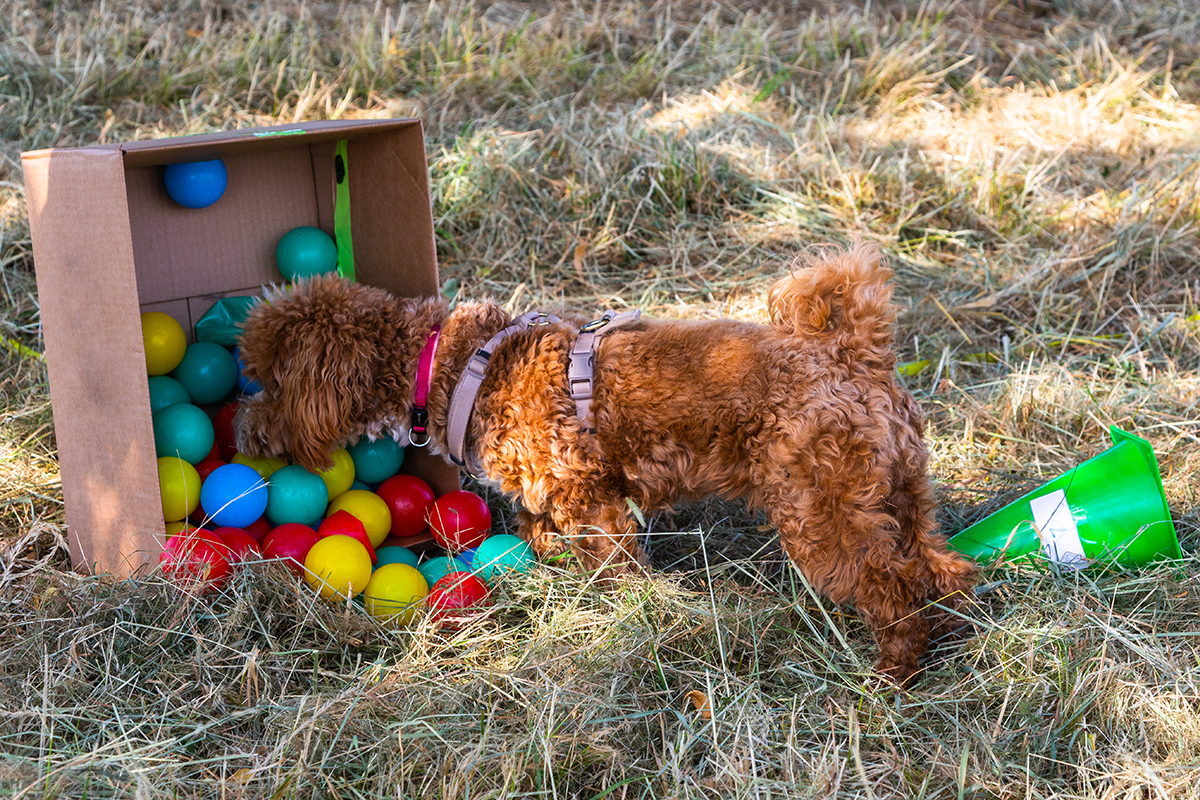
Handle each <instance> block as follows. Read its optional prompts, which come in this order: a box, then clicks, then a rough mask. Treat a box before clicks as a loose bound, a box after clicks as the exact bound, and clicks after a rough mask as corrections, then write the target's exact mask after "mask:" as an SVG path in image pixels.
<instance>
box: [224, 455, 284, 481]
mask: <svg viewBox="0 0 1200 800" xmlns="http://www.w3.org/2000/svg"><path fill="white" fill-rule="evenodd" d="M233 463H234V464H242V465H244V466H247V467H249V468H250V469H252V470H254V471H255V472H257V473H258V474H259V475H262V477H263V480H264V481H265V480H269V479H270V477H271V476H272V475H273V474H275V470H277V469H282V468H283V467H286V466H287V465H288V462H286V461H284V460H283V459H282V458H270V457H266V458H251V457H250V456H246V455H242V454H241V453H234V454H233Z"/></svg>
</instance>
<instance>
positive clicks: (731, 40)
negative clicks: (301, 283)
mask: <svg viewBox="0 0 1200 800" xmlns="http://www.w3.org/2000/svg"><path fill="white" fill-rule="evenodd" d="M1198 42H1200V7H1196V6H1195V4H1194V3H1191V2H1185V0H1165V1H1164V2H1151V0H1025V2H1024V3H1019V2H1007V1H1006V0H963V1H962V2H951V1H950V0H925V1H924V2H920V3H918V2H904V1H903V0H886V1H885V2H880V1H879V0H874V1H873V2H870V3H868V4H866V5H865V6H863V5H848V4H844V3H840V4H834V3H832V2H830V3H825V2H819V1H816V0H795V1H794V2H791V1H789V0H779V1H778V2H772V1H771V0H768V1H767V2H761V3H752V4H733V3H728V4H717V3H708V2H693V1H691V0H689V1H688V2H681V3H667V2H659V3H633V2H624V1H623V0H616V1H615V2H610V3H606V4H593V3H572V2H549V0H545V1H544V2H530V3H518V2H507V3H493V4H489V3H486V2H474V3H472V2H464V1H463V0H449V1H448V2H441V3H437V4H431V5H419V4H402V5H388V4H383V3H378V4H373V3H365V2H363V3H358V2H345V3H341V4H332V3H307V4H304V5H302V6H299V7H297V6H294V5H292V4H285V3H276V2H266V3H261V4H255V5H253V6H252V7H250V6H244V5H242V4H237V3H230V2H210V1H209V0H201V2H183V3H177V2H149V0H124V1H123V2H106V3H103V4H92V3H79V2H57V3H52V4H42V3H30V2H13V3H9V4H7V5H4V6H2V7H0V270H2V271H0V277H2V279H3V280H2V282H0V290H2V292H3V294H2V296H0V398H3V403H2V406H0V415H2V417H0V419H2V424H0V543H2V547H0V620H2V624H0V720H3V721H2V722H0V791H2V792H4V793H5V794H6V795H7V796H10V797H72V798H74V797H83V796H87V797H98V796H134V797H139V798H140V797H160V796H162V797H166V796H172V797H173V796H183V797H192V796H205V797H209V796H211V797H222V798H224V797H242V796H247V797H259V796H262V797H308V796H322V797H325V796H329V797H347V798H348V797H418V796H420V797H432V796H439V797H460V796H463V797H465V796H470V797H526V796H534V795H539V796H551V797H581V798H583V797H591V798H600V797H614V798H616V797H681V798H682V797H776V796H778V797H784V796H787V797H850V796H855V797H874V798H887V797H898V798H913V797H923V798H963V797H976V798H984V797H989V798H993V797H994V798H1017V797H1031V798H1051V797H1055V798H1065V797H1070V798H1105V799H1106V800H1107V799H1108V798H1112V799H1114V800H1115V799H1116V798H1172V800H1174V798H1195V797H1200V788H1198V787H1200V686H1198V683H1200V649H1198V643H1200V640H1198V639H1197V636H1196V623H1195V620H1196V619H1197V618H1198V616H1197V614H1198V612H1200V587H1198V585H1197V579H1196V566H1197V559H1196V557H1195V556H1191V555H1189V556H1188V557H1187V558H1186V559H1185V561H1184V562H1182V563H1181V564H1179V565H1177V566H1163V567H1156V568H1148V569H1145V570H1143V571H1140V572H1121V573H1102V574H1095V573H1083V574H1071V575H1063V574H1058V573H1055V572H1053V571H1050V570H1045V569H1038V568H1036V567H1031V566H1024V567H1013V566H1006V567H996V568H993V569H990V570H987V571H986V572H985V574H984V578H983V585H982V587H981V590H980V620H981V623H980V631H979V635H978V636H976V637H974V638H971V639H969V640H967V641H966V642H965V643H964V644H963V645H962V647H961V648H959V649H955V650H949V651H943V652H940V653H938V654H937V657H936V658H935V659H934V660H933V662H932V663H931V666H930V675H929V676H928V678H927V679H926V680H925V681H924V682H923V683H922V684H921V685H920V686H918V687H917V688H916V689H915V690H914V691H912V692H905V693H897V692H892V691H889V690H886V689H882V688H880V687H879V686H877V685H876V684H874V683H873V682H872V681H871V680H870V679H869V677H868V675H867V659H868V658H869V653H870V649H871V644H870V641H869V636H868V635H867V634H866V632H865V630H864V629H863V627H862V625H861V624H860V623H859V621H858V620H857V618H856V617H854V616H853V615H852V614H849V615H844V614H843V613H842V612H841V610H839V609H837V608H833V607H830V606H828V605H824V604H820V603H818V602H816V601H815V600H814V599H813V598H812V596H811V595H810V593H809V592H808V591H807V590H806V588H805V587H804V586H803V584H801V583H799V578H798V577H797V576H796V574H795V573H794V572H792V571H791V570H790V569H788V568H786V566H785V565H784V564H783V561H782V557H781V556H780V555H779V553H778V551H777V547H776V544H775V542H774V540H773V536H772V534H771V532H770V531H764V530H762V529H761V528H760V525H761V522H762V521H761V520H760V519H757V518H754V517H752V516H748V515H747V514H746V513H745V511H744V510H742V509H741V508H740V507H738V506H736V505H729V504H724V503H720V502H716V501H712V502H708V503H702V504H698V505H696V506H692V507H688V508H684V509H680V510H679V511H678V512H677V513H676V514H675V515H674V516H664V517H660V518H657V519H654V520H651V521H650V531H649V533H648V541H649V548H650V550H651V551H652V553H653V560H654V562H655V564H656V566H658V567H659V568H660V571H659V573H658V574H656V575H655V576H654V577H653V578H650V579H647V580H644V581H634V582H631V583H629V584H628V585H626V586H623V587H622V588H621V589H620V590H619V591H617V592H615V593H613V594H604V593H600V592H597V591H595V590H594V588H592V587H591V586H589V585H588V583H587V581H586V579H584V578H581V577H579V576H575V575H572V574H565V573H561V572H559V571H558V570H557V569H556V568H555V567H553V566H547V567H546V568H544V569H543V570H542V571H541V572H540V573H539V574H538V575H536V576H535V578H534V579H533V580H532V581H531V582H529V583H528V584H525V585H520V586H513V587H509V589H508V590H507V591H506V592H505V593H504V594H503V597H502V598H501V602H499V603H498V604H497V606H496V607H495V609H494V610H493V612H492V613H491V615H490V617H489V618H488V619H487V620H485V621H483V622H481V623H480V625H478V626H477V627H475V628H472V629H469V630H466V631H463V632H461V633H459V634H456V635H454V636H451V637H449V638H447V636H446V634H444V633H439V632H437V631H433V630H429V629H427V628H417V629H416V630H413V631H399V632H397V631H388V630H382V629H380V628H378V627H376V626H375V625H374V624H372V623H370V622H368V621H367V620H366V619H365V618H364V617H363V615H362V614H361V613H359V612H358V611H357V610H356V609H354V608H353V607H352V608H349V609H346V608H333V607H329V606H325V605H322V604H318V603H315V602H314V601H313V600H312V599H311V597H310V596H309V594H308V593H307V592H305V591H302V590H300V589H299V588H298V587H297V586H296V585H295V584H294V583H293V582H292V581H291V579H290V578H288V577H287V576H286V575H284V574H283V573H282V572H280V571H279V570H278V569H277V568H276V567H275V566H274V565H261V566H260V567H257V568H255V569H254V570H253V571H251V572H250V573H247V574H245V575H244V576H242V577H241V578H240V579H239V580H238V581H237V582H236V583H235V584H234V585H233V586H231V587H230V588H229V589H228V590H226V591H225V592H224V593H222V594H221V595H219V596H216V597H214V598H211V599H206V600H201V601H180V600H179V599H178V598H177V597H175V596H174V594H173V593H172V592H171V590H170V587H168V586H167V585H165V584H164V583H162V582H161V581H158V580H155V579H151V580H146V581H141V582H139V583H137V584H129V583H119V584H118V583H112V582H107V581H102V580H97V579H93V578H84V577H80V576H77V575H74V574H72V573H70V572H69V571H68V570H67V567H68V564H67V559H66V557H65V553H64V551H63V536H64V529H63V518H62V514H61V494H60V492H59V488H58V479H57V466H56V458H55V443H54V436H53V424H52V420H51V416H50V406H49V401H48V396H47V393H46V388H45V374H44V366H43V364H42V362H41V360H40V356H39V353H40V351H41V342H40V339H39V334H38V305H37V294H36V289H35V285H34V280H33V268H34V264H33V263H32V258H31V253H30V244H29V233H28V224H27V220H26V213H25V208H24V198H23V194H22V188H21V186H22V182H21V173H20V168H19V158H18V156H19V153H20V151H21V150H25V149H33V148H38V147H47V146H52V145H57V146H70V145H79V144H86V143H91V142H96V141H115V140H125V139H133V138H149V137H156V136H164V135H174V134H180V133H190V132H196V131H202V130H212V129H226V128H236V127H244V126H250V125H259V124H269V123H274V122H279V121H291V120H300V119H313V118H324V117H346V118H349V117H387V116H403V115H410V114H416V115H419V116H421V117H422V119H423V120H424V121H425V126H426V132H427V139H428V149H429V154H430V168H431V176H430V177H431V181H432V186H433V192H434V216H435V220H436V223H437V232H438V236H439V241H438V244H439V254H440V258H441V263H442V277H443V279H444V280H445V281H446V282H447V287H446V290H447V291H458V292H459V293H461V294H463V295H465V296H471V297H478V296H485V295H486V296H493V297H496V298H498V299H500V300H501V301H502V302H511V303H512V304H513V306H514V307H527V306H533V305H536V304H561V305H566V306H569V307H574V308H577V309H579V310H583V311H593V310H595V309H597V308H600V307H605V306H616V307H621V306H630V307H639V308H644V309H646V310H647V311H649V312H650V313H654V314H657V315H663V316H692V317H705V316H716V315H732V316H736V317H741V318H746V319H761V318H762V317H763V315H764V307H763V300H762V294H763V289H764V287H765V286H766V285H767V284H768V282H769V281H770V280H771V279H772V277H773V276H775V275H777V274H779V273H780V272H781V271H782V270H784V269H785V268H786V266H787V263H788V261H789V259H790V258H791V256H792V254H793V253H795V252H796V251H797V250H798V249H800V248H802V247H804V246H806V245H807V244H809V243H812V242H820V241H827V240H833V241H846V240H848V239H849V238H851V237H854V236H858V237H862V238H866V239H870V240H875V241H878V242H880V243H881V244H882V245H883V247H884V248H885V250H886V251H887V252H888V254H889V256H890V257H891V259H892V263H893V265H894V266H895V267H896V271H897V286H898V288H897V296H898V298H899V300H900V302H901V304H902V314H901V319H900V339H899V342H900V349H901V359H902V360H903V361H905V362H920V361H923V360H924V361H928V362H929V363H928V365H927V366H926V367H925V368H924V369H920V370H918V369H916V368H915V367H914V369H913V373H914V374H912V375H910V376H909V377H907V378H906V380H907V381H908V382H909V385H910V387H911V388H912V390H913V391H914V393H916V395H917V396H918V398H919V399H920V401H921V403H922V405H923V407H924V409H925V411H926V412H927V414H928V417H929V420H930V424H929V433H930V438H931V444H932V450H933V462H932V466H933V470H934V473H935V477H936V479H937V480H938V485H939V489H940V493H941V499H942V501H943V506H942V508H943V511H942V519H943V523H944V526H945V527H946V528H947V530H949V531H951V532H953V531H955V530H958V529H960V528H962V527H964V526H965V525H966V524H968V523H970V522H972V521H974V520H975V519H978V518H980V517H982V516H983V515H984V514H985V513H987V512H989V511H990V510H993V509H995V508H998V507H1000V506H1002V505H1004V504H1005V503H1006V502H1008V501H1009V500H1011V499H1013V498H1014V497H1016V496H1018V495H1019V494H1020V493H1021V492H1022V491H1023V490H1025V489H1027V488H1029V487H1031V486H1033V485H1036V484H1037V483H1039V482H1041V481H1042V480H1045V479H1046V478H1048V477H1052V476H1053V475H1055V474H1057V473H1058V472H1061V471H1062V470H1063V469H1065V468H1066V467H1068V466H1070V465H1073V464H1075V463H1077V462H1078V461H1080V460H1082V459H1083V458H1085V457H1087V456H1090V455H1093V454H1094V453H1096V452H1098V451H1100V450H1102V449H1104V448H1105V446H1106V445H1107V438H1106V432H1107V426H1108V425H1110V424H1117V425H1120V426H1122V427H1124V428H1126V429H1128V430H1132V431H1134V432H1137V433H1139V434H1140V435H1142V436H1145V437H1146V438H1148V439H1149V440H1150V441H1151V442H1152V443H1153V445H1154V447H1155V450H1156V451H1157V453H1158V456H1159V461H1160V464H1161V466H1162V469H1163V474H1164V480H1165V485H1166V491H1167V496H1168V499H1169V500H1170V502H1171V506H1172V510H1173V512H1174V516H1175V519H1176V522H1177V527H1178V528H1179V532H1180V535H1181V539H1182V541H1183V543H1184V546H1185V549H1186V550H1188V551H1189V552H1190V551H1191V550H1192V549H1193V548H1194V546H1195V545H1196V543H1197V535H1196V530H1197V520H1198V518H1197V514H1196V510H1195V509H1196V507H1197V499H1198V498H1197V490H1196V488H1195V487H1196V486H1198V485H1200V481H1198V480H1197V478H1198V476H1200V446H1198V445H1200V438H1198V436H1200V431H1198V430H1197V425H1196V413H1195V409H1196V406H1197V404H1198V402H1200V377H1198V369H1200V242H1198V239H1197V226H1198V225H1200V168H1198V166H1197V165H1198V164H1200V157H1198V156H1200V133H1198V131H1200V62H1198V61H1197V59H1198V57H1200V45H1198V44H1197V43H1198ZM491 500H492V501H493V506H494V508H495V509H496V510H497V512H498V515H499V516H500V518H501V519H502V520H507V516H508V515H507V507H506V505H505V503H504V501H503V500H502V499H501V498H496V497H492V498H491ZM504 524H507V522H505V523H504ZM694 692H699V693H702V695H703V696H704V697H706V698H708V701H709V703H710V708H711V712H712V713H711V715H706V714H704V713H702V712H701V711H698V710H697V707H696V704H695V703H694V702H693V700H695V699H698V698H699V695H697V694H691V693H694Z"/></svg>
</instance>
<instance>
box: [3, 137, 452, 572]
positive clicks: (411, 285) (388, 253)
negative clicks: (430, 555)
mask: <svg viewBox="0 0 1200 800" xmlns="http://www.w3.org/2000/svg"><path fill="white" fill-rule="evenodd" d="M341 140H344V141H345V142H346V148H347V149H346V169H347V174H348V176H349V197H350V208H351V210H352V222H351V230H352V234H353V235H352V238H353V245H354V259H355V266H356V272H357V279H358V280H359V281H360V282H363V283H368V284H372V285H375V286H379V287H382V288H384V289H387V290H389V291H391V292H393V293H394V294H397V295H400V296H409V297H414V296H425V295H433V294H435V293H437V291H438V286H439V284H438V274H437V254H436V249H435V244H434V234H433V220H432V217H431V212H430V197H429V178H428V172H427V167H426V160H425V142H424V137H423V134H422V130H421V124H420V122H419V121H418V120H363V121H354V122H341V121H325V122H311V123H303V124H300V125H285V126H277V127H273V128H259V129H253V130H242V131H231V132H226V133H213V134H203V135H198V136H188V137H180V138H174V139H159V140H153V141H139V142H129V143H125V144H113V145H104V146H95V147H80V148H70V149H50V150H38V151H32V152H27V153H22V155H21V161H22V166H23V168H24V172H25V188H26V195H27V197H28V205H29V225H30V230H31V233H32V237H33V255H34V264H35V269H36V273H37V284H38V295H39V298H40V301H41V318H42V330H43V333H44V336H45V343H46V361H47V365H48V368H49V377H50V398H51V403H52V405H53V409H54V427H55V434H56V437H57V441H58V453H59V464H60V468H61V474H62V486H63V498H64V501H65V503H66V514H67V525H68V534H69V540H70V545H71V560H72V563H73V564H74V565H75V567H76V568H78V569H85V570H92V571H97V572H104V573H112V574H115V575H119V576H125V575H129V574H134V573H137V572H139V571H145V569H146V568H147V567H148V566H153V565H154V564H157V562H158V554H159V552H161V544H162V542H163V540H164V538H165V529H164V524H163V519H162V505H161V500H160V497H159V490H158V472H157V465H156V460H155V451H154V431H153V428H152V426H151V419H150V399H149V388H148V383H147V375H146V365H145V356H144V352H143V347H142V334H141V321H140V314H141V312H144V311H163V312H166V313H168V314H170V315H171V316H173V317H174V318H175V319H176V320H178V321H179V322H180V324H182V325H183V327H184V330H186V331H188V334H189V336H191V335H192V329H193V326H194V325H195V323H196V321H197V320H199V319H200V317H201V315H203V314H204V312H205V311H206V310H208V308H209V307H210V306H211V305H212V304H213V303H214V302H216V301H217V300H218V299H220V298H221V297H225V296H228V295H239V294H260V293H261V287H262V286H263V285H264V284H269V283H272V282H276V283H277V282H280V281H282V277H281V275H280V274H279V272H278V270H277V269H276V267H275V259H274V250H275V245H276V243H277V242H278V240H279V238H280V237H281V236H282V235H283V234H284V233H286V232H287V231H288V230H290V229H291V228H294V227H296V226H299V225H313V226H316V227H319V228H321V229H323V230H324V231H325V232H327V233H329V234H330V235H333V233H334V198H335V177H334V155H335V147H336V146H337V143H338V142H339V141H341ZM214 158H220V159H223V160H224V162H225V165H226V168H227V170H228V173H229V180H228V187H227V189H226V191H225V194H224V195H223V196H222V197H221V199H220V200H218V201H217V202H216V203H215V204H213V205H211V206H209V207H208V208H203V209H188V208H183V207H182V206H179V205H178V204H176V203H175V202H174V201H173V200H171V198H170V197H169V196H168V195H167V194H166V190H165V188H164V185H163V177H162V176H163V169H164V167H165V165H167V164H171V163H176V162H186V161H202V160H208V159H214ZM404 471H406V472H413V473H416V474H419V475H421V476H422V477H424V478H425V479H426V480H428V481H429V482H430V484H431V485H432V486H433V488H434V491H435V492H437V493H439V494H441V493H442V492H445V491H450V490H451V489H455V488H458V486H459V473H458V471H457V470H455V469H453V468H451V467H449V466H448V465H446V464H445V463H444V462H443V461H441V460H440V459H436V458H432V457H430V456H428V455H427V454H426V453H424V452H423V451H419V450H416V449H415V448H409V449H408V452H407V453H406V458H405V470H404ZM415 543H417V542H414V544H415Z"/></svg>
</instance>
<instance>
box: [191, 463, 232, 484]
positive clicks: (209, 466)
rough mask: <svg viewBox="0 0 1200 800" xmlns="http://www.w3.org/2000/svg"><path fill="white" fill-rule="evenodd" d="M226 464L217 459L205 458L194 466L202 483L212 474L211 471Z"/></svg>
mask: <svg viewBox="0 0 1200 800" xmlns="http://www.w3.org/2000/svg"><path fill="white" fill-rule="evenodd" d="M226 463H227V462H225V461H222V460H221V459H219V458H206V459H204V460H203V461H201V462H200V463H199V464H197V465H196V473H197V474H198V475H199V476H200V480H201V481H204V480H206V479H207V478H208V476H209V475H211V474H212V473H213V470H215V469H216V468H217V467H223V466H225V464H226Z"/></svg>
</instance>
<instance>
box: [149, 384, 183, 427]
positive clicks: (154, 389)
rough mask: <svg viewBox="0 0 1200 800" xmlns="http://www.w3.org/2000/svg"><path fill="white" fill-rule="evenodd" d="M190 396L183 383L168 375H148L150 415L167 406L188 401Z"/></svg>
mask: <svg viewBox="0 0 1200 800" xmlns="http://www.w3.org/2000/svg"><path fill="white" fill-rule="evenodd" d="M190 402H192V396H191V395H190V394H188V390H187V389H185V388H183V384H182V383H180V382H179V381H177V380H175V379H174V378H172V377H170V376H168V375H151V376H150V416H151V417H153V416H154V415H155V414H157V413H158V412H160V411H162V410H163V409H164V408H166V407H167V406H173V405H175V404H176V403H190Z"/></svg>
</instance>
